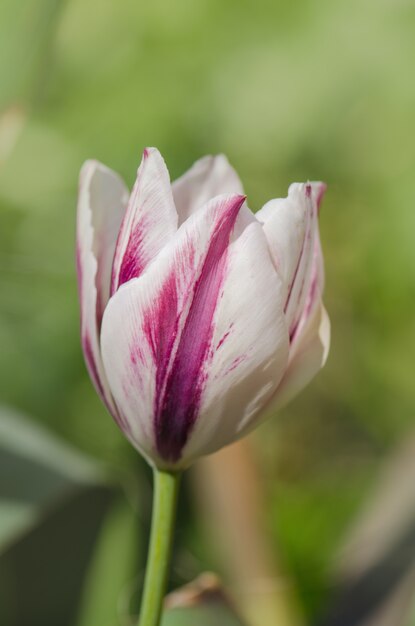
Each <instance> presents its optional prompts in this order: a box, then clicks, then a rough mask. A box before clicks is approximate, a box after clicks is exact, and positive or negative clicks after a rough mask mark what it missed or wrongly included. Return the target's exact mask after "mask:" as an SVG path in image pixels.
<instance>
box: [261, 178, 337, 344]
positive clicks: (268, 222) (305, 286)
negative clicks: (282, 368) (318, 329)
mask: <svg viewBox="0 0 415 626" xmlns="http://www.w3.org/2000/svg"><path fill="white" fill-rule="evenodd" d="M324 189H325V186H324V185H323V184H322V183H307V184H299V183H295V184H293V185H291V186H290V188H289V191H288V197H287V198H285V199H276V200H271V201H270V202H268V203H267V204H266V205H265V206H264V207H263V208H262V209H261V210H260V211H258V213H257V214H256V217H257V219H258V220H259V221H260V222H261V223H262V224H263V227H264V232H265V234H266V237H267V239H268V242H269V247H270V251H271V255H272V257H273V259H274V263H275V266H276V268H277V270H278V272H279V273H280V275H281V276H282V278H283V280H284V282H285V285H286V302H285V307H284V309H285V313H286V316H287V322H288V326H289V328H290V333H292V332H293V331H294V329H295V327H296V326H297V325H298V322H299V319H300V317H301V314H302V310H303V307H304V304H305V300H306V297H307V293H308V292H309V288H310V281H311V274H312V268H313V261H314V256H315V249H316V245H318V244H316V238H317V237H318V221H317V216H318V206H319V203H320V201H321V197H322V195H323V193H324Z"/></svg>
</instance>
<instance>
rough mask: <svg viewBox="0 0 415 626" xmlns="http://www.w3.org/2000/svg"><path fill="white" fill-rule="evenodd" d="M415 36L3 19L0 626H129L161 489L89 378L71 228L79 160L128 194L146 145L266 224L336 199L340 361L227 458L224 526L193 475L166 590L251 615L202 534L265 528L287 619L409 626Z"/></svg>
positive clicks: (329, 293)
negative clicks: (212, 582)
mask: <svg viewBox="0 0 415 626" xmlns="http://www.w3.org/2000/svg"><path fill="white" fill-rule="evenodd" d="M414 34H415V5H414V3H413V2H411V1H410V0H376V1H375V0H350V1H349V2H347V3H345V2H337V1H334V2H333V1H329V0H321V1H320V2H317V1H315V0H295V1H292V2H283V1H277V2H276V1H275V0H273V1H271V0H256V1H255V2H254V1H253V0H238V1H236V0H175V1H174V2H163V1H162V0H152V2H138V1H137V0H121V1H119V2H116V1H115V0H19V2H15V1H14V0H1V2H0V402H1V405H2V409H1V412H0V413H1V419H0V599H1V602H0V604H1V609H0V615H2V617H1V623H2V624H3V623H4V624H5V625H9V626H34V625H37V624H43V625H45V624H46V625H48V624H51V625H52V624H53V625H54V626H61V625H62V626H66V625H68V626H69V625H73V626H86V624H87V623H88V624H89V625H91V624H98V623H100V625H101V626H111V625H115V624H128V613H129V612H134V610H135V609H134V607H135V605H136V603H137V599H136V596H137V595H139V588H140V576H141V573H140V572H142V568H143V563H144V558H145V543H146V537H147V532H148V524H149V516H150V509H151V476H150V474H149V471H148V470H147V468H146V467H145V465H144V463H143V462H142V461H141V460H140V459H138V458H137V455H136V453H135V452H134V451H133V450H132V449H131V448H130V446H129V445H128V444H127V443H126V442H125V441H124V439H123V437H122V436H121V434H120V433H119V432H118V430H117V429H116V427H115V426H114V424H113V423H112V421H111V419H110V418H109V416H108V415H107V414H106V411H105V409H104V408H103V407H102V406H101V404H100V402H99V400H98V398H97V397H96V395H95V393H94V391H93V388H92V385H91V384H90V381H89V379H88V377H87V374H86V371H85V367H84V364H83V360H82V355H81V350H80V344H79V314H78V302H77V290H76V282H75V271H74V225H75V205H76V194H77V179H78V173H79V169H80V167H81V164H82V163H83V161H84V160H85V159H87V158H90V157H93V158H97V159H99V160H101V161H103V162H104V163H106V164H107V165H109V166H110V167H112V168H114V169H116V170H117V171H119V172H120V173H121V174H122V175H123V177H124V178H125V180H126V181H127V182H128V184H129V185H130V186H131V185H132V183H133V181H134V176H135V171H136V168H137V166H138V164H139V161H140V158H141V151H142V149H143V148H144V147H145V146H149V145H150V146H151V145H155V146H157V147H158V148H159V149H160V150H161V152H162V154H163V156H164V157H165V160H166V162H167V164H168V166H169V169H170V173H171V176H172V178H175V177H177V176H178V175H180V174H181V173H182V172H183V171H184V170H185V169H187V168H188V167H189V166H190V165H191V164H192V162H193V161H194V160H195V159H197V158H199V157H200V156H202V155H204V154H209V153H218V152H224V153H225V154H226V155H227V156H228V158H229V159H230V161H231V163H232V164H233V165H234V166H235V167H236V168H237V170H238V172H239V173H240V176H241V178H242V180H243V181H244V185H245V189H246V192H247V194H248V198H249V203H250V206H251V207H252V208H253V209H254V210H256V209H259V208H260V207H261V206H262V204H263V203H264V202H265V201H266V200H267V199H269V198H271V197H275V196H283V195H285V194H286V190H287V188H288V185H289V184H290V183H291V182H292V181H302V180H307V179H310V180H324V181H326V182H327V184H328V192H327V195H326V198H325V200H324V204H323V207H322V212H321V233H322V241H323V248H324V252H325V259H326V275H327V284H326V295H325V301H326V306H327V309H328V311H329V313H330V316H331V320H332V349H331V354H330V358H329V361H328V363H327V366H326V368H325V370H324V371H323V372H322V373H321V374H320V375H319V376H318V378H317V379H316V380H315V381H314V382H313V383H312V384H311V386H310V387H309V388H308V389H307V390H306V391H305V392H303V394H302V395H301V396H300V397H299V398H298V399H297V400H295V401H294V402H293V403H292V404H291V405H290V406H289V407H287V408H286V409H285V410H284V411H282V412H281V413H280V414H279V415H278V416H276V417H275V419H273V420H271V421H269V422H267V423H266V424H265V425H264V426H263V427H261V429H260V430H259V431H258V432H257V433H256V434H254V435H253V436H252V437H251V438H250V439H249V443H248V444H247V446H246V447H243V452H242V453H241V455H242V456H241V455H239V454H236V456H237V460H236V461H235V460H234V457H233V456H232V454H231V453H230V454H229V457H226V459H225V461H224V460H223V459H222V461H221V462H220V463H222V464H221V465H220V464H219V461H218V465H217V466H216V467H221V468H222V470H223V473H224V475H230V476H234V485H236V486H235V489H236V490H237V489H238V487H237V485H238V484H239V485H241V487H240V489H241V504H240V507H241V508H240V509H238V507H236V508H235V515H234V519H233V520H232V519H228V517H227V515H228V514H227V513H226V511H225V513H224V512H223V508H224V506H225V508H226V503H225V505H224V503H223V502H222V501H221V499H220V498H216V499H215V493H214V489H212V485H214V484H215V480H216V481H217V482H218V483H220V482H221V481H220V478H219V479H218V478H217V476H216V479H215V478H212V481H209V476H210V472H213V475H215V474H214V472H215V469H214V468H213V469H212V466H211V465H209V464H207V465H205V466H202V465H201V466H200V467H199V469H196V471H195V472H190V473H189V475H188V476H187V478H186V480H185V484H184V491H183V495H182V501H181V505H180V515H179V527H178V533H177V546H176V557H175V568H174V571H173V573H172V580H171V586H172V587H175V586H177V585H179V584H181V583H183V582H186V581H188V580H190V579H191V578H193V577H194V576H196V575H197V574H198V573H199V572H200V571H203V570H206V569H213V570H215V571H217V572H219V573H220V574H221V575H222V577H223V578H224V581H225V583H226V584H227V586H228V587H229V588H230V589H231V590H232V589H233V591H234V593H235V595H236V596H238V593H239V595H243V596H244V598H245V600H244V602H245V603H246V602H247V597H248V596H249V591H247V590H246V589H245V590H244V591H243V593H242V591H241V589H242V587H241V588H238V585H239V584H242V583H241V581H240V580H239V582H238V580H237V578H238V576H237V571H234V572H233V573H232V568H230V567H229V562H232V556H229V557H228V560H227V562H224V559H223V554H224V553H226V549H228V548H229V541H228V543H226V542H227V540H226V530H225V531H224V533H223V536H222V538H221V537H220V536H218V535H217V534H216V535H215V530H214V531H212V528H213V527H215V525H216V526H217V525H226V524H227V523H229V524H230V525H232V524H233V522H235V525H236V522H237V520H238V518H240V517H241V516H243V514H244V507H246V508H247V510H248V514H251V513H252V509H253V508H255V507H258V508H259V509H260V513H259V512H258V514H256V513H254V514H253V516H252V518H253V519H252V527H251V529H250V530H248V535H249V536H250V537H251V538H252V537H255V536H258V535H260V536H261V538H260V540H259V541H260V543H261V542H262V543H261V545H262V548H261V549H263V548H264V546H265V549H264V553H266V554H267V558H268V561H269V562H268V563H267V564H266V565H264V566H263V568H264V572H265V573H264V576H263V579H261V585H259V588H260V591H259V592H258V593H259V594H260V593H262V595H263V596H264V595H266V594H271V595H273V596H275V597H276V602H277V603H278V602H280V603H282V604H285V605H287V604H288V605H289V607H290V608H289V609H288V613H290V614H291V617H290V618H287V620H291V622H290V623H297V624H300V623H302V624H306V623H312V624H324V625H326V624H327V625H329V626H330V625H332V626H346V625H347V626H352V625H353V624H367V625H368V624H372V623H373V624H374V623H376V624H377V625H378V624H382V625H383V624H385V626H389V624H390V625H391V626H400V624H402V625H403V626H405V625H408V626H411V625H413V624H415V595H414V593H413V591H414V590H415V581H414V571H415V570H414V562H413V561H414V559H413V557H414V553H415V537H414V535H415V532H414V530H413V529H414V527H415V494H414V489H412V488H411V486H412V485H415V447H414V440H415V422H414V417H415V409H414V403H415V380H414V355H415V315H414V303H415V244H414V233H415V178H414V166H415V141H414V135H415V78H414V58H415V36H414ZM412 452H414V454H412ZM244 472H247V474H248V479H247V480H246V477H245V478H244V480H242V478H243V476H244ZM207 477H208V480H207ZM249 477H250V478H249ZM239 478H241V479H240V480H239ZM251 479H252V480H251ZM250 480H251V482H249V481H250ZM247 482H248V483H249V484H250V485H251V487H250V490H248V491H249V493H250V495H249V497H248V496H246V498H245V500H244V493H245V495H246V491H244V490H246V489H247V487H246V485H247ZM251 483H252V484H251ZM206 484H208V485H210V487H209V486H206ZM204 490H206V498H204V493H205V491H204ZM207 492H209V494H210V495H209V497H208V496H207ZM251 492H252V493H251ZM225 500H226V498H225ZM206 501H209V502H211V504H210V505H207V509H208V510H206ZM221 502H222V503H221ZM209 507H210V508H209ZM223 513H224V514H223ZM228 513H229V512H228ZM209 516H210V517H209ZM231 518H232V513H231ZM209 520H210V523H206V521H209ZM216 530H217V529H216ZM234 531H235V532H237V531H236V530H235V529H234ZM411 533H412V534H411ZM257 538H258V537H257ZM221 541H225V544H226V546H225V548H226V549H225V550H222V548H221V543H220V542H221ZM253 541H255V540H254V539H253ZM247 543H249V541H248V542H247ZM245 544H246V542H241V543H240V545H239V548H236V550H238V549H239V550H241V551H242V552H243V550H244V545H245ZM230 549H232V548H230ZM247 559H248V556H247ZM248 560H249V559H248ZM245 565H246V561H245ZM261 567H262V566H261V564H260V565H259V566H258V568H259V570H261ZM246 568H247V569H248V570H249V566H246ZM236 569H237V568H236ZM137 572H138V574H137ZM246 578H249V571H248V573H247V576H246ZM260 578H261V576H260V575H258V581H259V579H260ZM258 581H257V582H258ZM266 582H267V584H265V583H266ZM267 585H268V586H267ZM257 587H258V585H257ZM257 587H255V585H253V586H252V590H251V591H252V595H253V596H254V595H255V593H256V591H255V592H254V588H255V589H257ZM412 596H414V606H413V607H412ZM274 599H275V598H274ZM271 610H272V609H270V611H271ZM284 610H285V609H284ZM393 611H395V612H393ZM1 612H3V613H1ZM270 615H271V613H270ZM390 615H393V618H391V617H390ZM388 619H389V621H388ZM283 620H285V617H284V618H281V623H283ZM371 620H372V621H371ZM382 620H384V621H382ZM391 620H392V621H391ZM268 621H269V623H270V624H272V623H276V622H275V621H274V622H273V621H271V617H270V618H269V620H268ZM287 623H288V621H287ZM262 624H265V622H264V621H262ZM265 626H267V625H265Z"/></svg>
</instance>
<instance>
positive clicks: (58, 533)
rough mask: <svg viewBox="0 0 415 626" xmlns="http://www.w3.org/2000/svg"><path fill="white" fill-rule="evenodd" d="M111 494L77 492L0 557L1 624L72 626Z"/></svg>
mask: <svg viewBox="0 0 415 626" xmlns="http://www.w3.org/2000/svg"><path fill="white" fill-rule="evenodd" d="M111 499H112V493H111V491H110V490H109V489H107V488H105V487H90V488H88V489H85V488H84V489H83V490H82V491H78V492H77V493H76V494H72V496H71V497H70V498H68V499H66V500H65V501H64V502H62V503H61V506H59V507H56V508H55V509H54V510H53V511H52V512H50V514H49V515H47V516H45V517H44V518H43V519H42V520H41V521H39V522H38V524H37V525H35V526H33V527H32V528H31V529H30V530H29V531H28V532H26V533H25V534H24V535H23V536H22V537H21V538H20V540H19V541H15V542H14V543H13V544H12V545H10V546H9V548H8V549H6V550H4V551H3V553H2V554H1V555H0V623H1V624H7V626H45V624H53V625H54V626H72V624H73V622H74V618H75V616H76V612H77V607H78V603H79V599H80V594H81V591H82V588H83V582H84V576H85V573H86V569H87V566H88V563H89V560H90V558H91V554H92V549H93V545H94V541H95V538H96V536H97V533H98V531H99V528H100V524H101V522H102V519H103V517H104V515H105V513H106V511H107V510H108V506H109V504H110V502H111Z"/></svg>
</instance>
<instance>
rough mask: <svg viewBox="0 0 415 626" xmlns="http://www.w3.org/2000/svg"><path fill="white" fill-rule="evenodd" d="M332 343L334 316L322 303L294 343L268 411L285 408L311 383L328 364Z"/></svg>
mask: <svg viewBox="0 0 415 626" xmlns="http://www.w3.org/2000/svg"><path fill="white" fill-rule="evenodd" d="M329 347H330V320H329V317H328V315H327V312H326V310H325V308H324V306H323V305H322V304H321V303H320V304H319V306H318V307H317V308H316V309H315V312H314V314H313V316H312V317H310V318H309V319H308V321H307V325H306V326H305V327H304V329H303V333H302V335H301V340H300V341H298V342H297V343H296V344H295V346H293V350H292V352H291V353H290V362H289V366H288V368H287V371H286V373H285V375H284V378H283V379H282V381H281V383H280V385H279V387H278V389H277V391H276V393H275V395H274V396H273V397H272V399H271V401H270V403H269V405H268V407H267V412H270V411H273V412H274V411H276V410H278V409H280V408H282V407H283V406H285V405H286V404H287V403H288V402H289V401H290V400H291V399H292V398H293V397H294V396H296V395H297V394H298V393H299V392H300V391H301V390H302V389H304V387H306V385H308V383H309V382H310V381H311V380H312V378H313V377H314V376H315V375H316V374H317V372H318V371H319V370H320V369H321V368H322V367H323V365H324V364H325V362H326V360H327V356H328V353H329Z"/></svg>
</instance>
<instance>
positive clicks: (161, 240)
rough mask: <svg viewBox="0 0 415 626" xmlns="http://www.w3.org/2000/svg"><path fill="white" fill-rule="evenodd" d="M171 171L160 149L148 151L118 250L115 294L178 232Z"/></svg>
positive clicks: (132, 196) (144, 267)
mask: <svg viewBox="0 0 415 626" xmlns="http://www.w3.org/2000/svg"><path fill="white" fill-rule="evenodd" d="M177 222H178V217H177V211H176V207H175V205H174V201H173V195H172V190H171V185H170V177H169V172H168V170H167V167H166V164H165V163H164V160H163V158H162V156H161V154H160V153H159V151H158V150H157V149H156V148H146V149H145V150H144V153H143V158H142V161H141V165H140V167H139V168H138V172H137V180H136V182H135V184H134V187H133V190H132V192H131V196H130V199H129V201H128V206H127V211H126V213H125V218H124V220H123V223H122V226H121V229H120V234H119V237H118V240H117V246H116V250H115V257H114V265H113V271H112V280H111V295H112V294H113V293H115V292H116V291H117V289H118V288H119V286H120V285H122V284H123V283H125V282H127V281H129V280H131V279H132V278H137V277H138V276H140V274H142V273H143V271H144V270H145V269H146V267H147V265H148V264H149V263H150V262H151V261H152V260H153V259H154V258H155V257H156V256H157V254H158V253H159V252H160V250H161V249H162V248H163V247H164V246H165V245H166V244H167V243H168V242H169V241H170V239H171V238H172V237H173V236H174V234H175V233H176V231H177Z"/></svg>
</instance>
